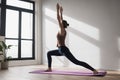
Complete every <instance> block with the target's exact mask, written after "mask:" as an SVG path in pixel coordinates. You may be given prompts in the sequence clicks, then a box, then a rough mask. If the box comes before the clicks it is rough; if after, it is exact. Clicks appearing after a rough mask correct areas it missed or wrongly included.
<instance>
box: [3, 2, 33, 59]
mask: <svg viewBox="0 0 120 80" xmlns="http://www.w3.org/2000/svg"><path fill="white" fill-rule="evenodd" d="M2 1H4V0H2ZM20 1H25V2H30V3H32V4H33V10H29V9H24V8H20V7H15V6H11V5H4V6H5V15H4V17H5V18H4V19H6V10H7V9H10V10H15V11H18V12H19V15H18V16H19V17H18V19H19V20H18V21H19V22H18V23H19V25H18V28H19V30H18V31H19V33H18V38H6V37H5V40H18V58H12V59H10V60H33V59H35V2H34V1H29V0H20ZM5 4H6V1H5ZM22 12H27V13H32V14H33V25H32V26H33V27H32V28H33V33H32V39H23V38H21V27H22V26H21V22H22V21H21V20H22V19H21V18H22ZM5 23H6V20H4V36H5V27H6V25H5ZM22 40H29V41H32V49H33V50H32V57H24V58H22V57H21V41H22Z"/></svg>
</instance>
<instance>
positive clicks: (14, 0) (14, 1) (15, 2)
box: [7, 0, 33, 10]
mask: <svg viewBox="0 0 120 80" xmlns="http://www.w3.org/2000/svg"><path fill="white" fill-rule="evenodd" d="M7 5H12V6H16V7H21V8H26V9H31V10H33V4H32V3H27V2H25V1H20V0H7Z"/></svg>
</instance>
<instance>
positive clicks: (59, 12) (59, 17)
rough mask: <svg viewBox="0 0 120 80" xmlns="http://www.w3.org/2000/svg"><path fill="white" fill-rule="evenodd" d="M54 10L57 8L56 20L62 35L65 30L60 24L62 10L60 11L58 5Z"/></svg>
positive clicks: (60, 8)
mask: <svg viewBox="0 0 120 80" xmlns="http://www.w3.org/2000/svg"><path fill="white" fill-rule="evenodd" d="M56 8H57V19H58V23H59V27H60V33H61V34H64V32H65V28H64V27H63V24H62V21H63V17H62V12H63V9H62V7H60V5H59V4H58V3H57V5H56Z"/></svg>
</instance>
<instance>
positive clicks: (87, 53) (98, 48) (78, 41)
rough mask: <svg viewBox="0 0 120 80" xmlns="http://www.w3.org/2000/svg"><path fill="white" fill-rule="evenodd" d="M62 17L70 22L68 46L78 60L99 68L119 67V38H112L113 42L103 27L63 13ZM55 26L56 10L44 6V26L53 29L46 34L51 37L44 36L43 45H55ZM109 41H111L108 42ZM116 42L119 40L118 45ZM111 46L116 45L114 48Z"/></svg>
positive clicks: (49, 47) (47, 46) (48, 46)
mask: <svg viewBox="0 0 120 80" xmlns="http://www.w3.org/2000/svg"><path fill="white" fill-rule="evenodd" d="M64 18H65V19H66V20H67V21H68V22H69V23H70V26H69V28H68V32H69V33H68V35H69V36H68V39H67V40H68V44H69V48H70V50H71V52H72V53H73V55H74V56H75V57H76V58H77V59H78V60H81V61H85V62H87V63H89V64H91V65H92V66H94V67H96V68H101V69H119V68H120V67H119V65H120V64H119V63H120V62H119V61H120V54H119V53H120V38H119V39H118V41H117V40H116V38H114V41H115V40H116V41H115V42H113V41H112V40H113V39H111V40H106V39H107V38H106V36H109V38H111V37H110V34H111V33H110V32H108V33H107V32H104V29H99V28H96V27H94V26H91V25H89V24H87V23H85V22H82V21H78V20H76V19H74V18H71V17H69V16H65V15H64ZM50 26H52V28H50ZM57 26H58V25H57V20H56V12H55V11H53V10H51V9H49V8H45V28H47V29H48V28H49V29H48V30H49V31H50V30H51V31H53V32H51V33H50V34H48V35H49V36H52V37H51V38H49V36H46V37H45V38H46V39H45V40H47V41H45V42H46V44H45V47H46V48H48V49H51V45H56V37H55V36H56V33H57V29H58V28H57ZM96 26H97V25H96ZM53 29H54V30H53ZM101 30H103V31H101ZM46 33H47V32H46ZM105 33H106V34H105ZM48 39H49V41H48ZM104 39H105V40H104ZM109 41H111V42H112V43H111V44H109ZM117 42H119V45H118V43H117ZM114 43H115V44H114ZM111 46H117V47H115V48H114V47H111ZM110 48H114V49H110ZM116 48H117V49H116ZM118 48H119V51H118ZM69 65H71V63H69Z"/></svg>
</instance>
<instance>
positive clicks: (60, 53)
mask: <svg viewBox="0 0 120 80" xmlns="http://www.w3.org/2000/svg"><path fill="white" fill-rule="evenodd" d="M51 56H65V57H67V58H68V59H69V60H70V61H71V62H73V63H74V64H77V65H80V66H83V67H85V68H87V69H89V70H91V71H94V70H95V69H94V68H92V67H91V66H90V65H88V64H87V63H85V62H82V61H79V60H77V59H76V58H75V57H74V56H73V55H72V54H71V52H70V50H69V49H68V48H67V47H66V46H61V47H59V48H58V49H57V50H52V51H49V52H48V53H47V58H48V67H49V68H51V64H52V57H51Z"/></svg>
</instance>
